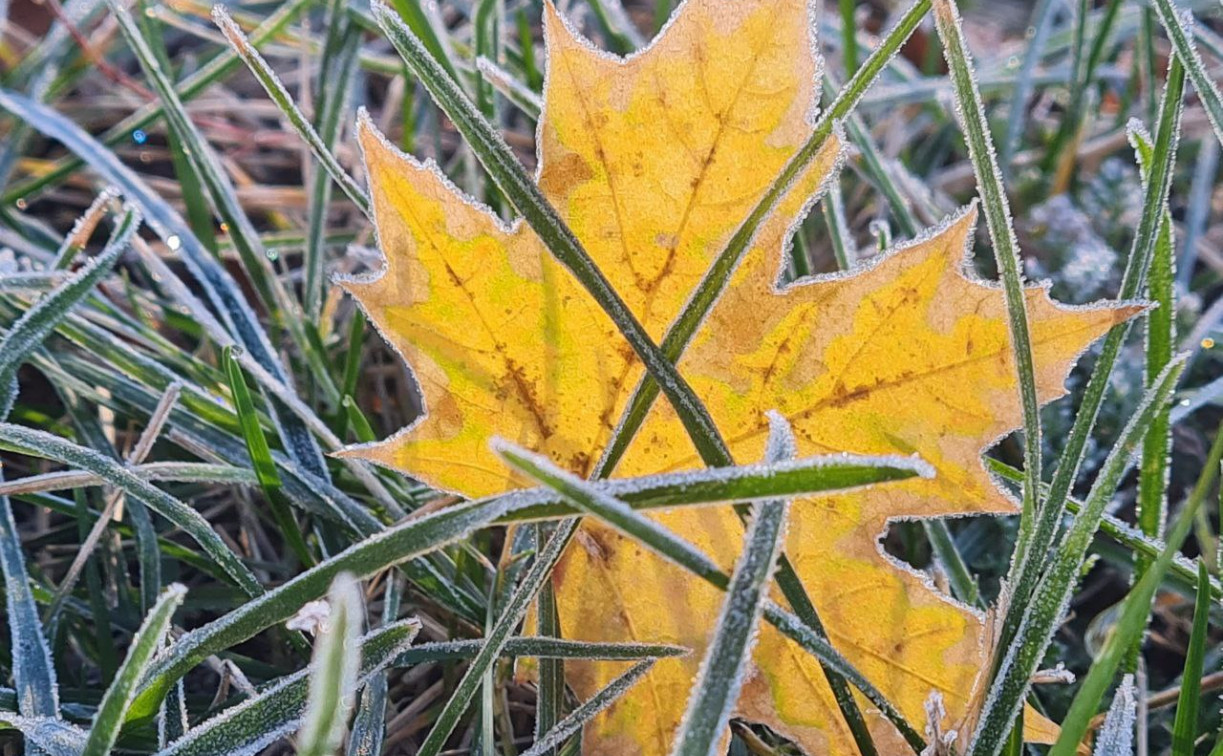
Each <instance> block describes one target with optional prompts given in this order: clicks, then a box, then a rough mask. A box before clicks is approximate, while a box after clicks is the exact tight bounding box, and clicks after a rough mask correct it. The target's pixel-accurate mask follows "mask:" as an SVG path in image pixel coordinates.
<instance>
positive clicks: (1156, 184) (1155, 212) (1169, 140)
mask: <svg viewBox="0 0 1223 756" xmlns="http://www.w3.org/2000/svg"><path fill="white" fill-rule="evenodd" d="M1184 80H1185V77H1184V69H1183V68H1182V67H1181V65H1180V63H1179V62H1178V60H1177V58H1176V57H1175V56H1173V57H1172V60H1171V62H1170V63H1169V67H1168V79H1167V83H1166V85H1165V88H1164V94H1163V98H1162V101H1161V104H1160V117H1159V127H1158V131H1157V133H1156V139H1155V149H1154V152H1153V160H1152V162H1151V175H1150V178H1149V180H1148V181H1147V182H1146V186H1145V192H1144V196H1143V210H1142V215H1141V216H1140V218H1139V222H1138V229H1137V231H1136V233H1135V236H1134V242H1133V244H1132V245H1131V247H1130V255H1129V258H1128V259H1127V260H1126V264H1125V271H1124V273H1123V274H1122V279H1121V289H1120V292H1119V294H1118V297H1117V299H1119V300H1121V301H1129V300H1134V299H1136V298H1137V297H1138V294H1139V292H1141V290H1142V286H1143V283H1144V281H1145V278H1146V275H1147V268H1148V267H1149V265H1150V262H1151V259H1152V258H1153V256H1154V250H1155V241H1156V238H1157V232H1158V227H1159V224H1160V222H1161V220H1162V218H1163V214H1164V210H1165V209H1166V207H1167V199H1168V192H1169V189H1170V187H1171V182H1172V165H1173V162H1174V161H1175V158H1176V146H1177V140H1178V138H1179V133H1180V116H1181V111H1182V102H1181V100H1182V96H1183V94H1184ZM1129 328H1130V326H1129V323H1128V322H1127V323H1123V324H1120V325H1118V326H1114V327H1113V329H1112V330H1111V331H1109V333H1108V335H1107V336H1106V337H1105V339H1104V344H1103V345H1102V347H1101V348H1100V356H1099V358H1098V359H1097V361H1096V365H1095V369H1094V370H1093V371H1092V374H1091V377H1090V378H1089V379H1088V383H1087V388H1086V389H1085V390H1084V392H1083V398H1082V400H1081V401H1080V403H1079V409H1078V412H1077V414H1076V415H1075V418H1074V424H1073V425H1072V426H1071V429H1070V433H1069V435H1068V436H1067V438H1066V442H1065V446H1064V447H1063V450H1062V454H1061V456H1060V457H1059V459H1058V465H1057V469H1056V470H1055V471H1054V474H1053V480H1052V481H1051V482H1050V485H1049V494H1048V496H1046V497H1045V501H1044V505H1043V506H1042V507H1041V513H1040V518H1039V520H1038V522H1037V523H1036V529H1035V531H1034V533H1033V535H1032V537H1031V539H1030V542H1029V543H1030V545H1029V547H1028V548H1027V549H1026V551H1025V552H1024V553H1023V554H1018V555H1017V556H1016V557H1015V558H1013V559H1012V563H1011V575H1012V576H1013V577H1012V579H1011V580H1010V584H1011V589H1012V592H1013V595H1012V599H1011V602H1010V603H1009V604H1008V606H1007V609H1006V612H1005V614H1004V616H1003V620H1002V624H1001V627H1000V631H999V648H1000V649H1006V648H1007V647H1008V646H1009V645H1010V643H1011V641H1012V640H1013V639H1014V638H1015V634H1016V632H1017V630H1018V627H1019V623H1020V622H1021V620H1022V618H1023V616H1024V614H1025V612H1026V611H1027V607H1028V604H1029V601H1030V600H1031V596H1032V594H1033V592H1034V591H1035V589H1036V585H1037V581H1038V576H1039V574H1040V571H1041V569H1042V567H1043V566H1044V564H1045V555H1046V554H1047V553H1048V551H1049V549H1050V548H1051V547H1052V546H1053V542H1054V536H1055V535H1056V533H1057V529H1058V526H1059V525H1060V523H1061V521H1062V515H1063V513H1064V512H1065V508H1066V502H1067V501H1068V500H1069V497H1070V491H1071V488H1072V487H1073V486H1074V483H1075V481H1076V479H1077V477H1078V471H1079V468H1080V466H1081V465H1082V463H1083V459H1084V457H1085V455H1086V453H1087V444H1088V441H1089V440H1090V439H1091V434H1092V429H1093V427H1094V426H1095V422H1096V418H1097V416H1098V414H1099V411H1100V406H1101V405H1102V404H1103V402H1104V397H1105V395H1106V393H1107V391H1108V388H1109V382H1110V376H1111V374H1112V370H1113V366H1114V365H1115V364H1116V361H1117V358H1118V356H1119V355H1120V352H1121V346H1122V344H1123V343H1124V341H1125V338H1126V336H1127V335H1128V334H1129ZM1000 663H1001V654H999V655H998V657H997V658H996V659H995V662H994V664H995V671H996V670H997V667H998V665H999V664H1000Z"/></svg>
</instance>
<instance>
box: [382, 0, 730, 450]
mask: <svg viewBox="0 0 1223 756" xmlns="http://www.w3.org/2000/svg"><path fill="white" fill-rule="evenodd" d="M373 10H374V16H375V17H376V18H377V19H378V23H379V25H380V26H381V27H382V29H383V31H384V32H385V33H386V35H387V36H388V37H389V38H390V40H391V44H392V45H393V46H394V47H395V49H396V50H398V51H399V54H400V55H401V56H402V57H403V59H404V61H405V62H406V63H407V64H408V67H409V68H411V69H412V72H413V74H415V75H416V77H417V78H418V79H420V81H421V83H423V84H424V85H425V87H426V88H427V89H428V90H429V93H430V94H431V95H432V96H433V100H434V101H435V102H436V103H437V105H438V106H439V107H440V108H441V109H442V110H443V111H444V112H445V113H446V114H447V115H448V116H449V117H450V120H451V121H452V122H453V123H454V125H455V127H456V128H457V129H458V131H459V132H460V133H461V134H462V135H463V137H464V138H465V140H466V142H467V143H468V144H469V145H470V146H471V148H472V150H473V151H474V152H475V154H476V156H477V157H478V158H479V159H480V161H481V163H482V164H483V165H484V168H485V170H487V171H488V173H489V175H490V176H491V177H492V178H493V180H494V181H495V182H496V183H497V185H498V186H500V187H501V190H502V191H503V192H504V193H505V195H506V197H507V198H508V199H509V200H510V202H511V203H512V204H513V205H514V207H515V208H517V209H518V211H519V212H520V213H522V215H523V218H524V219H525V220H526V222H527V223H528V224H529V225H530V227H531V229H532V230H533V231H535V233H536V234H537V235H538V236H539V238H540V239H541V240H542V241H543V243H544V245H545V246H546V247H547V248H548V250H549V252H551V253H552V255H553V256H555V257H556V258H557V260H559V261H560V262H561V263H562V264H563V265H565V267H567V268H568V269H569V270H570V271H571V272H572V273H573V275H574V276H575V277H576V278H577V279H578V281H579V282H581V284H582V285H583V286H584V287H585V288H586V289H587V291H589V292H590V294H591V296H592V297H593V298H594V299H595V301H596V302H598V304H599V306H600V307H602V308H603V309H604V310H605V311H606V312H607V313H608V315H609V316H610V317H611V319H612V321H613V322H614V323H615V324H616V327H617V328H618V329H619V330H620V332H621V333H622V334H623V335H624V337H625V339H626V340H627V341H628V342H629V344H630V346H632V348H633V350H634V351H635V352H636V353H637V355H638V357H640V358H641V360H642V362H643V363H644V364H645V366H646V369H647V370H649V371H650V372H651V373H653V374H655V375H656V376H658V378H659V381H660V383H661V384H662V386H663V388H664V392H665V393H666V394H667V398H668V399H669V400H671V403H672V405H673V406H674V407H675V411H676V414H677V415H678V416H679V417H680V420H681V421H682V422H683V424H684V427H685V428H686V429H687V430H688V432H689V435H690V436H691V437H692V440H693V443H694V444H695V445H696V447H697V450H698V451H699V452H700V454H701V457H702V459H704V460H705V462H706V463H707V464H709V465H710V466H715V467H716V466H724V465H727V464H730V461H731V460H730V455H729V453H728V452H727V450H726V445H725V443H724V442H723V440H722V438H721V435H720V434H719V432H718V430H717V428H716V426H714V424H713V420H712V418H710V416H709V413H708V411H707V410H706V409H705V408H704V407H703V406H702V405H701V403H700V401H699V400H698V399H697V398H696V396H695V394H694V393H693V392H692V388H691V387H690V386H689V385H688V384H687V382H686V381H685V380H684V378H683V377H682V376H681V375H680V374H679V371H678V370H677V369H676V368H675V365H674V364H673V363H672V362H670V361H668V360H667V359H666V357H665V356H664V355H663V353H662V351H661V350H660V349H659V348H658V347H657V346H656V345H655V344H654V342H653V341H652V340H651V339H650V336H649V334H647V333H646V331H645V328H644V327H643V326H642V325H641V323H640V322H639V321H638V320H637V318H636V316H635V315H633V313H632V312H630V311H629V309H628V305H626V304H625V302H624V300H623V299H621V298H620V295H619V294H617V293H616V292H615V290H614V289H613V288H612V286H611V284H610V283H609V282H608V280H607V278H606V277H605V276H604V275H603V273H602V272H601V271H600V270H599V269H598V267H597V266H596V265H595V264H594V261H593V260H591V259H590V256H589V255H588V254H587V253H586V251H585V249H583V248H582V245H581V242H579V241H578V239H577V237H576V236H574V234H573V232H572V230H570V229H569V227H568V225H566V224H565V222H564V220H563V219H561V217H560V216H559V215H558V214H557V212H556V210H555V209H554V208H553V207H552V206H551V205H550V204H549V203H548V201H547V199H546V198H545V197H544V196H543V193H542V192H541V190H540V188H539V187H538V186H537V185H536V184H535V182H534V181H533V180H532V179H531V177H530V176H529V175H528V174H527V172H526V171H525V170H524V169H523V167H522V164H521V163H519V162H518V159H517V158H516V157H515V156H514V154H513V152H512V151H511V150H510V148H509V146H508V145H507V144H506V143H505V141H504V140H503V139H502V138H501V135H500V134H499V133H498V132H497V131H496V130H494V129H493V128H492V127H491V126H489V124H488V123H487V122H486V121H485V120H484V119H483V118H482V117H481V115H480V112H479V111H478V110H477V109H476V108H475V106H474V105H473V104H472V103H471V101H470V100H469V99H468V98H467V96H466V95H465V94H464V93H463V91H462V90H461V89H460V88H459V87H458V85H457V84H456V83H455V82H454V81H453V80H452V79H451V78H449V77H448V76H446V74H445V72H444V71H443V70H442V69H441V68H440V67H439V66H438V64H437V62H436V61H435V60H434V59H433V57H432V56H431V55H430V54H429V52H428V51H427V50H426V49H425V46H424V45H423V44H422V43H421V41H420V40H419V39H417V38H416V37H415V36H413V35H412V33H411V31H410V30H409V29H408V28H407V27H406V26H404V24H403V22H402V21H401V20H400V19H399V18H398V17H397V16H395V15H394V14H393V13H391V11H390V9H389V8H388V7H387V6H385V5H383V4H382V3H379V2H375V3H374V4H373Z"/></svg>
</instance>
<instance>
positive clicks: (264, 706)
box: [157, 620, 420, 756]
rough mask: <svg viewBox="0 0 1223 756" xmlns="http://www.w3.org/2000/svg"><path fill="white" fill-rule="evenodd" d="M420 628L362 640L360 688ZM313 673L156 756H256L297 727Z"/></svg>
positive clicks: (412, 624) (286, 680)
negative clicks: (255, 755) (254, 755)
mask: <svg viewBox="0 0 1223 756" xmlns="http://www.w3.org/2000/svg"><path fill="white" fill-rule="evenodd" d="M419 630H420V623H419V622H417V621H416V620H405V621H403V622H397V623H394V624H391V625H386V626H384V627H381V628H379V629H377V630H375V631H373V632H371V633H369V634H368V635H366V636H365V637H364V638H362V639H361V641H360V653H361V669H360V674H359V676H358V678H357V679H358V684H360V683H363V682H364V681H366V680H368V679H369V677H370V676H371V675H374V674H376V673H377V672H379V671H381V670H383V669H386V668H387V667H388V666H395V665H397V664H398V662H397V660H398V658H399V657H400V655H401V654H403V653H404V652H405V651H406V650H408V647H409V646H410V645H411V643H412V640H413V639H414V638H415V637H416V633H417V632H418V631H419ZM309 680H310V671H309V669H303V670H301V671H300V672H296V673H294V674H292V675H288V676H286V677H283V678H281V679H280V680H277V681H276V682H274V683H272V684H271V685H269V686H268V687H266V688H264V689H263V690H261V691H259V693H258V694H257V695H255V696H254V697H252V698H248V699H247V700H245V701H243V702H242V703H240V704H237V705H236V706H234V707H232V708H230V709H226V710H225V711H223V712H221V713H220V714H217V715H216V716H214V717H213V718H211V719H209V720H207V721H206V722H204V723H203V724H200V725H197V726H196V727H194V728H192V729H191V730H189V731H188V732H187V733H186V734H185V735H183V737H181V738H180V739H178V740H176V741H175V742H173V743H171V744H170V746H169V747H168V748H165V749H163V750H162V751H159V752H158V754H157V756H252V755H253V754H256V753H260V752H261V751H263V750H264V749H265V748H267V747H268V746H270V745H272V744H273V743H275V742H276V741H277V740H280V739H281V738H283V737H285V736H286V735H289V734H290V733H292V732H293V730H295V729H296V728H297V724H298V722H299V721H300V719H301V716H302V713H303V712H304V711H305V708H306V696H307V691H308V689H309Z"/></svg>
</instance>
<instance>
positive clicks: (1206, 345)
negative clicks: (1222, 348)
mask: <svg viewBox="0 0 1223 756" xmlns="http://www.w3.org/2000/svg"><path fill="white" fill-rule="evenodd" d="M1214 346H1215V340H1214V339H1212V338H1210V337H1209V336H1207V337H1206V338H1204V339H1202V348H1203V349H1214Z"/></svg>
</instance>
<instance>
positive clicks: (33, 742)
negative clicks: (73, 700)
mask: <svg viewBox="0 0 1223 756" xmlns="http://www.w3.org/2000/svg"><path fill="white" fill-rule="evenodd" d="M0 724H4V725H8V726H9V727H12V728H13V729H15V730H17V731H18V732H20V733H21V734H22V735H23V736H24V737H25V739H26V744H27V748H29V749H30V750H29V752H30V753H32V754H34V755H35V756H37V754H39V753H42V754H46V756H81V749H82V748H84V746H85V739H86V737H88V736H87V735H86V733H85V731H84V730H82V729H81V728H79V727H77V726H76V725H73V724H69V723H67V722H65V721H64V720H62V719H60V718H59V717H49V716H47V717H26V716H22V715H20V714H10V713H9V712H6V711H0Z"/></svg>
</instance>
